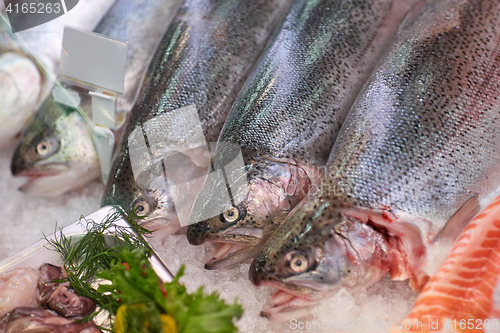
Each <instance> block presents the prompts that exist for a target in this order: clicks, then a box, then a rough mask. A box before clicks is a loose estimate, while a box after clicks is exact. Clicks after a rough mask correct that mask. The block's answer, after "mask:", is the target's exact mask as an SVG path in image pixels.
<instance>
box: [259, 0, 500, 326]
mask: <svg viewBox="0 0 500 333" xmlns="http://www.w3.org/2000/svg"><path fill="white" fill-rule="evenodd" d="M499 23H500V2H498V1H496V0H461V1H460V0H447V1H442V2H440V3H437V4H435V5H434V6H433V8H432V9H431V10H429V11H428V12H427V13H426V14H424V15H422V17H421V19H420V20H418V21H417V22H416V23H415V25H413V26H412V27H411V28H410V29H409V30H407V31H404V32H402V33H401V34H400V36H399V37H398V41H397V42H396V43H395V44H394V46H393V47H392V48H391V50H390V52H389V53H388V55H387V57H385V58H384V60H383V61H382V62H381V65H380V67H378V69H377V70H376V72H375V73H374V75H373V76H372V78H371V79H370V81H369V82H368V84H367V86H366V87H365V89H364V90H363V92H362V93H361V94H360V95H359V97H358V98H357V100H356V101H355V103H354V104H353V107H352V109H351V111H350V112H349V114H348V116H347V118H346V122H345V124H344V126H343V128H342V129H341V131H340V134H339V138H338V140H337V141H336V143H335V145H334V147H333V150H332V153H331V157H330V159H329V162H328V165H329V175H328V177H326V178H325V179H323V180H322V181H321V183H320V186H319V190H318V191H317V192H316V193H314V194H312V195H311V197H310V198H309V200H306V201H304V202H303V203H301V204H300V205H299V206H297V207H296V209H295V210H294V211H293V212H292V213H291V214H290V215H289V216H288V217H287V219H286V220H285V222H284V223H283V224H282V225H281V226H280V228H278V229H277V230H276V232H275V233H274V234H273V235H272V236H271V238H269V240H268V241H267V242H266V244H265V246H264V247H263V248H262V250H261V252H260V253H259V255H258V256H257V258H256V259H255V260H254V262H253V263H252V265H251V269H250V278H251V280H252V281H253V283H254V284H256V285H274V286H276V287H278V288H281V289H284V290H286V291H287V292H290V293H292V294H294V295H296V296H298V297H299V298H304V299H317V298H320V297H322V296H324V295H325V294H327V293H328V292H331V291H334V290H336V289H338V288H339V287H341V286H344V287H351V286H359V285H367V284H371V283H374V282H376V281H377V280H378V279H379V278H380V277H381V275H383V274H384V273H386V272H387V271H389V270H390V272H391V275H392V276H393V278H399V279H405V278H408V277H410V281H411V283H412V285H413V286H414V287H415V288H417V289H418V288H419V287H421V285H422V284H423V283H424V282H425V281H426V278H427V277H426V274H425V272H424V271H423V269H422V267H423V264H424V263H425V258H426V250H427V249H428V248H427V246H428V245H430V243H431V242H432V241H433V240H434V239H435V238H436V236H437V235H438V233H439V232H440V230H442V229H443V228H444V226H445V225H446V223H447V221H449V220H450V219H451V218H452V216H454V214H459V213H460V212H461V211H462V210H461V207H463V206H464V205H466V203H469V202H473V201H477V204H478V208H481V207H485V205H486V204H487V203H488V202H489V201H491V200H493V199H494V198H495V197H496V196H497V195H498V193H499V186H498V185H499V184H500V168H499V167H498V166H499V163H500V155H499V154H498V152H499V145H500V137H499V136H498V132H499V130H500V122H499V120H498V116H499V113H500V100H499V99H498V96H499V93H500V75H499V74H500V52H499V51H500V33H499V31H498V30H497V29H498V26H499ZM457 212H458V213H457ZM455 216H457V215H455ZM285 308H286V304H284V305H281V306H280V307H276V308H274V309H271V310H269V311H267V312H266V313H265V315H268V316H271V317H272V316H273V315H275V314H276V313H278V312H280V311H284V309H285Z"/></svg>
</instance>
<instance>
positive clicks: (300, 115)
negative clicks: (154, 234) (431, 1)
mask: <svg viewBox="0 0 500 333" xmlns="http://www.w3.org/2000/svg"><path fill="white" fill-rule="evenodd" d="M415 2H416V1H406V2H404V1H378V0H377V1H364V0H363V1H337V0H333V1H332V0H319V1H309V2H305V1H295V2H294V3H293V5H292V7H291V9H290V11H289V13H288V14H287V16H286V18H285V20H284V21H283V23H282V25H281V27H280V28H279V30H278V32H277V33H276V35H275V36H274V38H273V41H272V43H271V44H270V45H269V47H268V48H267V50H266V51H265V53H264V54H263V56H262V57H261V59H260V60H259V63H258V64H257V66H256V67H255V69H254V70H253V72H252V75H251V76H250V78H249V79H248V81H247V83H246V85H245V87H244V88H243V90H242V91H241V93H240V94H239V97H238V99H237V100H236V103H235V105H234V106H233V108H232V110H231V113H230V114H229V117H228V120H227V122H226V124H225V126H224V129H223V130H222V133H221V135H220V137H219V140H218V141H219V144H218V147H217V149H216V151H215V157H214V159H213V162H212V163H213V165H214V169H215V170H222V169H223V168H225V167H226V165H227V164H228V163H230V162H231V159H232V158H233V157H234V156H235V155H237V153H238V151H239V149H241V152H242V158H243V160H244V163H241V164H242V165H241V166H240V167H239V168H236V169H235V170H234V171H227V172H228V173H229V174H230V175H228V177H229V178H230V179H234V183H233V184H230V189H231V192H232V197H233V200H232V201H228V200H226V201H223V200H221V198H220V195H219V192H220V190H221V186H222V187H224V186H223V183H224V179H223V178H217V177H209V178H208V180H207V182H206V184H205V186H204V189H203V191H202V192H201V194H200V195H199V197H198V199H197V201H196V203H195V206H194V208H193V211H192V214H191V221H190V222H197V223H196V224H193V225H190V227H189V229H188V233H187V236H188V239H189V241H190V242H191V243H192V244H196V245H198V244H201V243H204V242H206V241H210V242H215V243H217V244H219V248H218V249H217V250H216V251H215V253H214V259H212V260H211V261H210V262H209V263H208V264H207V266H206V267H207V268H217V267H224V266H227V265H228V264H231V263H235V262H240V261H242V260H244V259H246V258H248V257H250V256H251V255H252V252H253V251H254V249H255V247H256V245H258V244H259V243H260V242H261V241H262V239H265V238H266V235H268V234H269V233H270V232H272V231H273V230H274V229H275V228H276V227H277V226H278V225H279V224H280V223H281V222H282V221H283V220H284V219H285V217H286V216H287V214H288V213H289V212H290V210H291V209H293V207H294V206H295V205H296V204H297V203H298V202H299V201H300V200H302V199H303V198H304V197H305V195H306V194H307V192H308V190H309V186H310V185H311V184H312V183H314V182H315V181H316V180H317V179H318V178H319V177H320V176H321V169H320V168H319V167H321V166H324V165H325V164H326V160H327V158H328V154H329V153H330V150H331V147H332V146H333V143H334V141H335V139H336V137H337V134H338V131H339V130H340V126H341V124H342V122H343V121H344V118H345V116H346V114H347V111H348V110H349V107H350V106H351V104H352V102H353V101H354V98H355V97H356V95H357V93H358V92H359V90H360V89H361V87H362V85H363V84H364V82H365V81H366V79H367V78H368V76H369V74H370V72H371V71H372V69H373V67H374V66H375V64H376V62H377V60H378V59H379V58H380V56H381V54H382V52H384V51H385V50H386V49H387V48H388V47H389V45H390V43H391V41H392V39H393V37H394V35H395V34H396V31H397V28H398V26H399V24H400V23H401V20H402V19H403V15H404V14H405V12H407V11H408V10H409V9H410V8H411V5H412V4H414V3H415ZM235 150H236V151H235ZM242 178H246V179H244V180H243V181H239V180H240V179H242ZM207 217H208V218H207Z"/></svg>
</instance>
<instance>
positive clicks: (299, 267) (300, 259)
mask: <svg viewBox="0 0 500 333" xmlns="http://www.w3.org/2000/svg"><path fill="white" fill-rule="evenodd" d="M308 267H309V263H308V261H307V258H306V257H305V256H303V255H302V254H298V253H297V254H294V255H293V256H292V259H291V260H290V268H291V269H292V271H294V272H295V273H302V272H305V271H306V270H307V268H308Z"/></svg>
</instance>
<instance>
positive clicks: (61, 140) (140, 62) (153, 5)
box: [12, 0, 181, 196]
mask: <svg viewBox="0 0 500 333" xmlns="http://www.w3.org/2000/svg"><path fill="white" fill-rule="evenodd" d="M180 3H181V1H180V0H172V1H163V0H147V1H146V0H119V1H117V2H116V3H115V4H113V6H112V7H111V8H110V9H109V11H108V12H107V13H106V15H105V16H104V17H103V19H102V20H101V22H99V24H98V25H97V27H96V28H95V30H94V32H96V33H98V34H102V35H106V36H109V37H112V38H116V39H119V40H123V41H128V43H129V53H128V58H127V69H126V73H125V80H124V93H123V95H122V96H120V97H119V98H118V105H117V111H118V112H119V113H122V114H124V113H126V112H129V111H130V110H131V108H132V106H133V102H134V100H135V99H136V97H137V95H138V93H139V88H140V84H141V83H142V79H143V77H144V75H145V73H146V69H147V66H148V64H149V62H150V60H151V58H152V56H153V54H154V52H155V50H156V48H157V46H158V43H159V42H160V40H161V38H162V36H163V34H164V33H165V30H166V29H167V27H168V23H169V22H170V21H171V19H172V18H173V17H174V15H175V13H176V10H177V8H178V7H179V5H180ZM145 18H147V19H145ZM83 93H84V94H85V93H86V92H83ZM82 96H83V95H82ZM49 101H50V102H49ZM62 109H64V107H62V106H60V105H58V104H57V103H56V102H55V101H54V100H53V98H51V97H49V98H47V100H46V101H45V103H44V104H43V105H42V106H41V107H40V108H39V109H38V110H37V115H36V117H35V118H33V119H32V121H31V123H30V124H29V125H28V127H27V129H26V130H25V132H24V134H23V136H22V138H21V141H20V142H19V144H18V147H17V148H16V152H15V154H14V157H13V159H12V174H13V175H14V176H28V177H31V180H30V181H29V182H28V183H27V184H26V185H25V186H22V187H21V190H23V191H25V192H29V193H32V194H36V195H39V196H47V195H51V196H56V195H61V194H63V193H65V192H67V191H70V190H74V189H77V188H79V187H82V186H85V185H86V184H88V183H89V182H90V181H92V180H94V179H96V178H97V177H99V174H100V166H99V160H98V156H97V152H96V150H95V148H94V143H93V140H92V129H91V128H90V126H89V125H86V127H87V128H86V129H84V128H82V126H84V125H85V120H84V119H83V117H81V116H80V115H79V114H78V112H74V113H71V114H68V113H67V112H62V111H61V112H54V110H62ZM82 109H84V111H86V112H88V113H90V112H91V105H90V103H87V106H86V107H82ZM44 122H45V123H44ZM55 122H58V123H60V124H66V125H65V126H64V127H61V126H54V125H53V124H54V123H55ZM67 127H74V128H79V130H78V133H79V135H80V136H79V137H78V138H76V137H75V136H74V135H73V133H72V132H70V131H67V130H66V128H67ZM32 131H37V133H33V132H32ZM119 134H120V133H117V134H116V135H119ZM47 140H51V141H54V140H55V141H57V142H58V145H57V146H54V147H52V146H51V148H52V149H57V151H54V152H51V154H50V155H48V154H47V155H43V156H42V155H40V154H36V147H37V145H38V144H40V142H45V141H47ZM80 149H81V151H79V150H80ZM69 151H71V153H68V152H69ZM33 152H35V153H33ZM52 155H55V156H57V163H51V162H50V161H51V160H55V157H54V156H52ZM61 168H62V169H64V170H65V171H66V176H68V177H60V176H61V174H60V172H59V171H60V170H61ZM55 173H57V174H58V176H56V177H54V175H55ZM70 175H72V177H69V176H70ZM34 176H35V177H36V178H34Z"/></svg>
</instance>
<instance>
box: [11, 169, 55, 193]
mask: <svg viewBox="0 0 500 333" xmlns="http://www.w3.org/2000/svg"><path fill="white" fill-rule="evenodd" d="M62 172H64V170H62V169H61V170H51V171H49V170H37V171H35V170H25V171H21V172H17V173H15V174H14V176H15V177H25V178H28V179H27V180H26V182H25V183H24V185H22V186H21V187H19V190H20V191H22V192H30V189H31V188H33V187H36V184H37V182H39V181H40V180H41V179H42V178H48V177H56V176H58V175H60V174H61V173H62Z"/></svg>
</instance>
